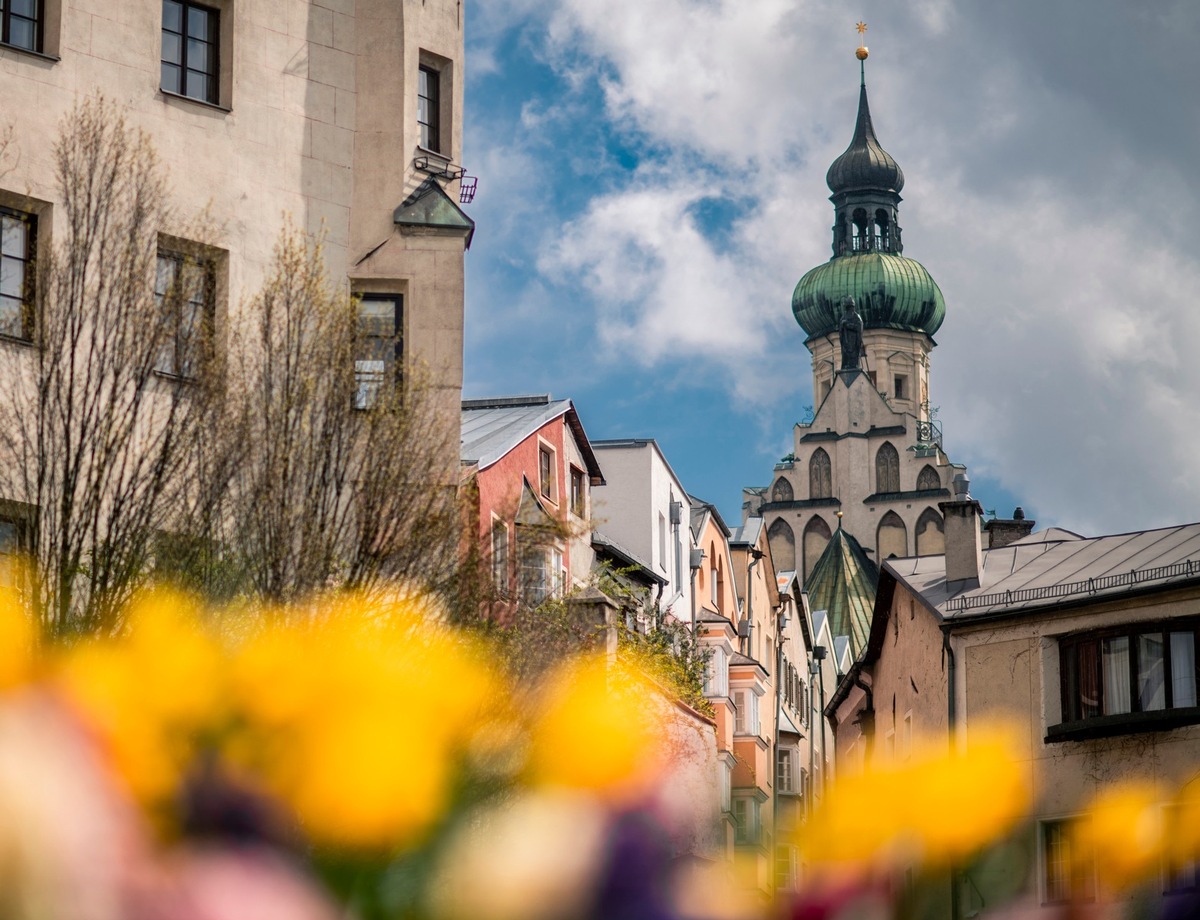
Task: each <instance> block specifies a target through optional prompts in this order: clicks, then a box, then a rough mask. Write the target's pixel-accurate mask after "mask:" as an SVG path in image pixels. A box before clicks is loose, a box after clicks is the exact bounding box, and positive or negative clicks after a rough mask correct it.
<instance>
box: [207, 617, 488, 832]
mask: <svg viewBox="0 0 1200 920" xmlns="http://www.w3.org/2000/svg"><path fill="white" fill-rule="evenodd" d="M231 681H232V686H233V693H234V696H235V697H236V699H237V712H238V713H239V715H240V725H239V728H238V731H236V732H235V733H234V734H233V735H232V736H231V737H230V739H229V744H228V747H227V751H229V752H230V753H231V754H232V756H234V757H235V758H236V759H237V760H238V762H239V763H241V764H242V765H243V766H247V767H250V768H251V769H255V770H257V772H259V773H260V775H262V776H263V778H264V780H265V781H266V782H267V783H268V785H269V786H270V788H272V789H273V790H274V791H275V792H276V793H277V794H278V795H280V796H281V797H282V798H283V799H284V800H285V801H287V802H288V803H290V804H291V806H292V807H293V808H294V809H295V811H296V813H297V816H298V817H299V818H300V820H301V822H302V823H303V824H304V826H305V827H306V828H307V830H308V831H309V833H311V834H312V835H313V836H314V838H315V839H316V840H318V841H321V842H324V843H329V844H334V845H338V846H348V847H394V846H397V845H404V844H409V843H412V842H413V841H414V840H415V839H417V838H419V837H420V835H422V834H423V833H425V832H426V831H427V830H428V829H429V827H430V826H431V825H432V824H433V823H434V822H435V821H436V820H437V819H438V818H439V817H440V816H441V815H442V814H443V812H444V810H445V808H446V805H447V802H448V796H449V791H450V787H451V776H452V772H453V770H454V769H455V768H456V767H457V766H458V763H457V761H458V759H459V757H460V756H461V755H462V754H463V752H464V751H465V750H466V749H467V748H468V747H470V745H471V741H472V739H473V737H474V735H475V734H476V733H477V732H479V731H481V730H482V729H483V727H484V726H487V725H488V724H489V723H490V720H491V715H490V712H491V709H492V708H494V703H495V701H496V700H497V699H498V698H499V697H500V696H501V694H500V693H499V692H498V678H497V677H496V675H495V674H494V672H493V670H492V668H491V666H490V664H489V662H487V661H486V660H485V659H484V658H483V657H482V656H481V655H480V654H479V653H478V652H477V650H476V649H474V648H473V647H472V646H470V645H469V644H468V643H466V642H464V641H461V640H459V639H457V638H456V637H454V636H452V635H450V634H449V633H447V632H446V631H445V629H444V627H442V626H440V625H439V624H437V623H436V622H433V621H431V620H430V619H429V618H428V615H427V610H426V606H425V605H419V604H416V603H415V602H414V603H413V604H409V603H400V604H398V605H391V606H389V607H387V608H385V609H380V608H378V607H377V606H374V605H372V604H369V603H367V602H365V601H363V600H362V599H357V598H340V599H337V600H334V601H331V602H328V603H325V604H322V605H320V606H319V607H318V609H316V610H314V611H311V612H310V615H307V616H303V617H301V616H293V617H291V618H284V619H282V620H277V621H276V622H275V623H274V625H272V626H270V627H267V628H265V629H264V630H263V631H262V632H260V633H258V634H256V635H253V636H251V637H250V638H249V639H248V640H247V641H246V642H245V643H243V645H242V646H241V647H240V648H239V649H238V651H237V653H236V655H235V658H234V661H233V664H232V678H231Z"/></svg>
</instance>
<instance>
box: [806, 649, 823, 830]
mask: <svg viewBox="0 0 1200 920" xmlns="http://www.w3.org/2000/svg"><path fill="white" fill-rule="evenodd" d="M816 653H817V646H814V647H813V656H814V657H813V659H812V660H811V661H810V662H809V663H808V783H809V789H808V795H807V796H805V798H806V799H807V801H806V802H805V805H806V806H807V807H806V808H805V813H806V816H807V817H809V818H811V817H812V813H813V804H814V803H813V799H815V798H816V796H817V784H816V782H815V781H814V779H813V777H814V774H815V772H816V771H815V769H814V767H815V765H816V762H817V746H816V744H814V742H815V741H816V738H814V737H813V735H814V733H815V732H816V729H817V695H816V694H815V693H813V684H814V683H815V681H814V680H813V678H815V677H816V676H817V674H818V673H820V670H821V664H820V662H818V661H817V659H816ZM821 718H822V719H823V718H825V714H824V713H822V714H821Z"/></svg>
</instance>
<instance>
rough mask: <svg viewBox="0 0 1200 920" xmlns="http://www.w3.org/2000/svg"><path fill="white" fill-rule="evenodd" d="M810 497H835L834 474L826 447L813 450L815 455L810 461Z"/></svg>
mask: <svg viewBox="0 0 1200 920" xmlns="http://www.w3.org/2000/svg"><path fill="white" fill-rule="evenodd" d="M808 497H809V498H832V497H833V476H832V470H831V468H830V463H829V454H827V453H825V450H824V448H821V447H818V448H817V449H816V450H815V451H813V455H812V457H811V458H810V459H809V461H808Z"/></svg>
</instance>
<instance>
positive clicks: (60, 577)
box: [0, 97, 463, 634]
mask: <svg viewBox="0 0 1200 920" xmlns="http://www.w3.org/2000/svg"><path fill="white" fill-rule="evenodd" d="M2 141H3V137H2V136H0V142H2ZM54 162H55V166H56V173H57V186H58V194H57V199H58V204H57V205H56V213H55V225H54V231H55V232H54V237H55V246H54V249H53V251H52V252H49V253H40V254H39V258H38V260H37V270H38V274H37V279H36V290H35V294H34V296H33V297H32V298H30V305H31V306H30V309H29V311H28V313H29V315H28V316H27V317H25V318H24V321H23V324H22V325H23V331H22V335H24V336H25V338H26V339H27V341H26V342H24V343H22V342H20V341H18V339H19V338H20V337H13V336H9V337H8V339H7V340H6V341H5V342H4V343H0V350H2V351H0V515H2V516H3V517H5V518H8V519H18V520H19V521H20V522H21V527H22V529H23V531H24V534H25V540H24V542H25V543H26V549H27V552H28V554H29V556H30V562H31V565H30V567H29V568H30V572H29V576H28V584H29V586H30V589H29V590H30V595H31V606H32V607H33V608H34V609H35V610H36V611H37V613H38V615H39V616H40V618H41V619H42V621H43V623H44V625H45V627H46V628H47V630H48V632H50V633H51V634H63V633H70V632H72V631H89V632H92V631H111V630H113V629H115V628H117V627H119V625H120V624H119V622H118V619H117V618H118V611H119V610H121V609H122V607H123V606H124V604H125V601H127V600H128V598H129V597H130V595H131V594H132V593H133V592H134V591H135V590H136V589H137V588H138V587H139V586H140V585H142V584H143V583H145V582H146V581H147V580H148V579H150V578H153V577H156V576H157V577H170V578H172V579H175V580H178V581H181V582H183V583H184V585H185V586H187V587H191V588H194V589H196V590H198V591H201V592H203V593H205V594H208V595H210V596H218V597H226V598H227V597H230V596H237V597H243V598H260V599H266V600H269V601H287V600H293V599H296V598H298V597H303V596H304V595H306V594H308V593H311V592H313V591H316V590H323V589H328V588H336V587H347V588H352V589H356V590H361V591H376V590H382V589H384V588H387V587H391V586H394V585H395V584H396V583H397V582H403V583H407V584H408V585H410V586H411V587H414V588H419V589H423V590H434V591H438V592H440V593H442V594H443V596H445V597H447V598H450V599H455V598H460V597H462V596H463V591H462V590H461V580H460V579H459V573H460V571H461V570H462V565H463V561H462V559H460V549H461V547H462V546H463V543H462V541H461V540H460V532H461V531H460V515H459V513H458V506H457V496H456V486H457V444H451V443H448V437H447V432H448V431H453V430H455V426H453V425H448V424H447V419H446V418H444V417H439V414H438V406H439V402H438V400H437V399H436V398H434V391H433V390H432V389H431V388H430V387H429V386H428V385H427V383H426V379H425V376H426V375H424V374H423V373H422V371H421V369H420V367H418V366H416V365H415V364H414V363H413V362H407V363H405V362H404V361H403V360H399V361H397V362H394V365H395V366H396V367H398V368H400V369H402V370H403V375H401V374H400V373H396V374H391V373H390V372H389V373H388V374H373V375H372V374H365V375H364V374H363V373H362V372H361V368H362V366H363V365H358V367H359V369H360V370H359V372H358V373H356V359H357V358H360V357H361V354H362V352H363V349H364V348H367V347H369V345H370V343H369V342H368V341H367V337H366V336H365V335H364V333H363V330H361V329H360V328H359V311H358V303H357V302H356V300H355V299H354V298H352V297H351V296H350V295H349V293H348V292H346V291H344V290H341V289H339V288H336V287H335V286H333V285H331V284H330V282H329V280H328V278H327V276H326V273H325V267H324V262H323V259H322V256H321V250H320V247H319V246H317V245H314V244H313V243H312V242H311V241H310V240H307V239H306V238H305V237H303V236H302V235H301V234H299V233H297V232H295V231H287V232H285V233H284V234H283V236H282V237H281V239H280V242H279V244H278V246H277V249H276V254H275V260H274V265H273V267H272V268H271V269H270V271H269V277H268V278H267V281H266V282H265V284H264V287H263V288H262V290H261V291H260V292H259V294H258V295H257V296H255V297H253V298H252V299H251V301H250V302H249V303H247V304H243V305H241V309H240V310H237V311H233V312H231V315H230V316H229V317H221V318H218V317H214V316H213V315H212V313H211V305H212V302H213V298H212V296H211V294H212V290H211V286H212V285H213V284H214V283H215V282H214V279H213V277H212V272H211V262H210V261H209V260H208V258H207V256H206V253H208V254H209V255H211V253H212V252H213V251H214V250H213V249H212V248H211V246H209V245H207V244H206V241H207V240H208V238H209V237H210V236H212V235H213V231H212V230H211V229H210V228H207V227H206V226H204V225H203V224H200V225H195V224H193V225H190V226H184V225H183V222H181V220H180V218H179V215H178V214H176V213H174V212H173V211H172V209H171V207H170V206H169V204H168V201H167V194H166V183H165V180H164V177H163V173H162V170H161V169H160V167H159V164H158V162H157V159H156V156H155V153H154V149H153V145H152V144H151V142H150V140H149V139H148V138H147V137H146V136H145V135H144V134H143V133H141V132H137V131H134V130H131V129H130V128H128V127H127V125H126V124H125V122H124V120H123V119H122V117H121V115H120V112H119V110H118V109H117V107H116V106H115V105H114V104H112V103H109V102H106V101H104V100H103V99H101V98H99V97H95V98H92V99H90V100H88V101H86V102H84V103H81V104H80V105H79V106H78V107H77V108H76V109H75V110H74V111H73V112H72V113H71V114H70V115H68V116H67V118H66V119H65V120H64V122H63V126H62V133H61V137H60V140H59V142H58V143H57V145H56V146H55V148H54ZM166 229H170V230H171V231H172V232H173V234H174V236H173V237H171V238H167V239H166V240H163V242H164V247H165V248H160V245H159V244H160V239H163V238H162V236H161V234H162V233H163V232H164V231H165V230H166ZM180 239H188V240H192V241H194V242H193V243H188V244H183V243H180V242H179V240H180ZM189 247H192V248H194V249H195V250H196V252H194V253H190V254H189ZM181 248H182V250H183V251H182V252H179V251H178V250H180V249H181ZM164 251H166V252H168V253H171V254H172V258H171V259H168V258H166V257H165V256H164ZM206 266H208V267H207V268H206ZM206 286H208V289H207V293H205V288H206ZM198 305H199V306H198ZM206 309H207V310H209V311H210V312H208V313H207V314H206V313H205V310H206ZM218 319H221V322H217V320H218ZM218 333H219V334H218ZM376 344H377V343H376ZM443 402H444V401H443ZM443 411H444V408H443ZM452 411H455V412H456V411H457V403H456V401H455V403H454V405H453V406H452Z"/></svg>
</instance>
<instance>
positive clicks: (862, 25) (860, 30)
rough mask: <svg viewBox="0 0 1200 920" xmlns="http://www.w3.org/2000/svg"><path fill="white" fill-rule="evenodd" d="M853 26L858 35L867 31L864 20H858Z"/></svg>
mask: <svg viewBox="0 0 1200 920" xmlns="http://www.w3.org/2000/svg"><path fill="white" fill-rule="evenodd" d="M854 28H856V29H858V34H859V35H865V34H866V32H867V24H866V23H865V22H860V23H859V24H858V25H856V26H855V27H854Z"/></svg>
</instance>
